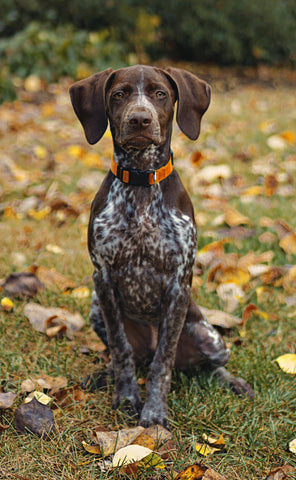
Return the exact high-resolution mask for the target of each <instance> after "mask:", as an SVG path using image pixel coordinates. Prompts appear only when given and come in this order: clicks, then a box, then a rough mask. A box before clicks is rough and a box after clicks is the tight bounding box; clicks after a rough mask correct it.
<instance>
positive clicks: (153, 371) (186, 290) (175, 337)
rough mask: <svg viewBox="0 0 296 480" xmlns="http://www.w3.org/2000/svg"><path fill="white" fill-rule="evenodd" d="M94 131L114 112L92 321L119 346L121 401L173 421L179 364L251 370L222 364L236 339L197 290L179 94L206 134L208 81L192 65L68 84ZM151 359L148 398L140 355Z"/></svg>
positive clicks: (125, 71) (96, 229) (194, 132)
mask: <svg viewBox="0 0 296 480" xmlns="http://www.w3.org/2000/svg"><path fill="white" fill-rule="evenodd" d="M70 97H71V101H72V105H73V108H74V111H75V113H76V115H77V117H78V119H79V121H80V122H81V124H82V126H83V128H84V132H85V136H86V139H87V141H88V142H89V143H90V144H95V143H96V142H98V141H99V140H100V138H101V137H102V136H103V134H104V132H105V131H106V129H107V126H108V122H109V125H110V130H111V133H112V137H113V144H114V156H113V159H112V161H111V169H110V171H109V173H108V174H107V176H106V177H105V179H104V181H103V183H102V185H101V188H100V189H99V191H98V193H97V195H96V197H95V199H94V201H93V203H92V207H91V215H90V221H89V230H88V247H89V253H90V258H91V260H92V263H93V265H94V275H93V280H94V293H93V300H92V306H91V312H90V321H91V324H92V326H93V328H94V330H95V331H96V332H97V334H98V335H99V337H100V338H101V339H102V340H103V342H104V343H105V344H106V345H107V346H108V349H109V351H110V353H111V366H110V370H111V371H112V373H113V375H114V383H115V385H114V396H113V404H112V406H113V408H115V409H116V408H118V407H125V408H126V409H127V410H128V412H129V413H130V414H136V415H138V416H139V419H140V421H139V423H140V425H142V426H144V427H148V426H150V425H153V424H161V425H163V426H165V427H169V420H168V407H167V397H168V392H169V390H170V384H171V375H172V369H173V367H177V368H180V369H182V370H186V369H188V368H190V367H199V368H202V369H205V370H208V371H209V372H212V373H213V374H214V375H216V376H217V378H218V380H219V381H220V382H221V383H222V384H225V385H228V386H229V387H231V388H232V389H233V390H234V391H235V392H236V393H238V394H246V395H248V396H250V397H252V396H253V391H252V389H251V387H250V386H249V385H248V383H247V382H246V381H244V380H243V379H241V378H236V377H234V376H233V375H231V374H230V373H229V372H228V371H227V370H226V369H225V368H224V365H225V364H226V363H227V362H228V359H229V350H228V349H227V348H226V345H225V343H224V340H223V339H222V337H221V336H220V334H219V333H218V332H217V331H216V330H215V329H214V328H213V327H212V326H211V325H210V324H209V323H208V321H207V320H206V318H205V317H204V315H203V314H202V313H201V311H200V309H199V308H198V306H197V305H196V304H195V302H194V301H193V299H192V298H191V294H190V290H191V282H192V269H193V265H194V262H195V257H196V249H197V232H196V224H195V220H194V211H193V206H192V203H191V201H190V198H189V196H188V194H187V192H186V190H185V188H184V187H183V185H182V183H181V180H180V177H179V175H178V173H177V172H176V170H174V168H173V154H172V152H171V134H172V124H173V116H174V106H175V104H177V112H176V121H177V123H178V126H179V127H180V129H181V131H182V132H183V133H184V134H185V135H186V136H187V137H188V138H189V139H191V140H196V139H197V138H198V136H199V132H200V123H201V118H202V116H203V114H204V113H205V112H206V110H207V108H208V106H209V103H210V97H211V89H210V87H209V85H208V84H207V83H206V82H205V81H203V80H201V79H199V78H198V77H196V76H195V75H193V74H192V73H190V72H187V71H185V70H182V69H177V68H167V69H161V68H156V67H151V66H144V65H136V66H132V67H126V68H121V69H119V70H115V71H113V70H112V69H111V68H109V69H107V70H105V71H103V72H100V73H96V74H94V75H92V76H91V77H89V78H87V79H85V80H80V81H78V82H76V83H74V84H73V85H72V86H71V87H70ZM137 363H140V364H149V365H150V366H149V373H148V377H147V383H146V401H145V403H144V406H142V401H141V396H140V392H139V387H138V384H137V379H136V371H135V365H136V364H137Z"/></svg>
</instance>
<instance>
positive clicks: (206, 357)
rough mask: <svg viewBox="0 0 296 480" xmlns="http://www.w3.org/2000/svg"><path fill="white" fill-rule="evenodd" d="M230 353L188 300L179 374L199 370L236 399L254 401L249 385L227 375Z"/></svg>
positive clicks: (179, 353)
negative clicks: (241, 397)
mask: <svg viewBox="0 0 296 480" xmlns="http://www.w3.org/2000/svg"><path fill="white" fill-rule="evenodd" d="M229 355H230V352H229V349H228V348H227V347H226V345H225V342H224V340H223V338H222V337H221V335H220V334H219V333H218V331H217V330H216V329H215V328H214V327H213V326H212V325H210V324H209V322H208V321H207V319H206V318H205V316H204V315H203V314H202V312H201V311H200V309H199V308H198V306H197V305H196V304H195V303H194V301H193V300H192V299H191V301H190V305H189V309H188V312H187V316H186V320H185V323H184V327H183V330H182V333H181V336H180V339H179V343H178V348H177V354H176V360H175V366H176V367H177V368H180V369H182V370H186V369H188V368H190V367H199V368H200V370H204V371H205V372H207V373H209V374H210V375H213V376H214V377H216V378H217V379H218V381H219V383H220V384H221V385H223V386H226V387H229V388H230V389H231V390H233V391H234V392H235V393H236V394H237V395H246V396H248V397H250V398H253V397H254V392H253V390H252V388H251V387H250V385H249V384H248V383H247V382H246V381H245V380H243V379H242V378H239V377H235V376H234V375H232V374H231V373H229V372H228V371H227V370H226V368H225V367H224V365H226V364H227V362H228V360H229Z"/></svg>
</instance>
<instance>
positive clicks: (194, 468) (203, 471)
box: [175, 464, 227, 480]
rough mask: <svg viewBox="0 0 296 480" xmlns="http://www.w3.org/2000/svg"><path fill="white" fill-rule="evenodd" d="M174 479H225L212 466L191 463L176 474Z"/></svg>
mask: <svg viewBox="0 0 296 480" xmlns="http://www.w3.org/2000/svg"><path fill="white" fill-rule="evenodd" d="M175 480H227V479H226V478H225V477H223V476H222V475H220V474H219V473H217V472H216V471H215V470H213V469H212V468H208V467H206V466H204V465H201V464H195V465H191V466H190V467H187V468H185V469H184V470H182V472H180V473H179V475H177V477H176V478H175Z"/></svg>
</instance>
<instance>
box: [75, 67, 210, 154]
mask: <svg viewBox="0 0 296 480" xmlns="http://www.w3.org/2000/svg"><path fill="white" fill-rule="evenodd" d="M70 95H71V100H72V104H73V107H74V110H75V113H76V115H77V117H78V118H79V120H80V122H81V124H82V126H83V128H84V131H85V135H86V138H87V140H88V142H89V143H91V144H94V143H96V142H98V141H99V140H100V138H101V137H102V136H103V135H104V132H105V131H106V128H107V126H108V120H109V123H110V128H111V131H112V134H113V138H114V141H115V142H116V143H118V145H119V146H120V147H121V148H122V149H125V150H131V149H137V150H142V149H143V148H147V147H149V146H150V145H156V146H160V145H162V144H163V143H164V142H165V141H169V140H170V134H171V128H172V119H173V107H174V103H175V101H176V100H177V102H178V108H177V116H176V119H177V123H178V125H179V127H180V129H181V130H182V132H183V133H184V134H185V135H186V136H187V137H188V138H190V139H191V140H196V139H197V137H198V135H199V132H200V122H201V118H202V116H203V114H204V113H205V111H206V110H207V108H208V106H209V103H210V98H211V89H210V87H209V85H208V84H207V83H206V82H204V81H203V80H200V79H199V78H198V77H196V76H195V75H193V74H192V73H189V72H187V71H186V70H181V69H179V68H170V67H169V68H167V69H161V68H155V67H148V66H146V65H135V66H134V67H127V68H121V69H119V70H115V71H113V70H112V68H109V69H107V70H104V71H103V72H100V73H96V74H94V75H92V76H91V77H89V78H86V79H85V80H80V81H79V82H76V83H74V85H72V87H71V88H70Z"/></svg>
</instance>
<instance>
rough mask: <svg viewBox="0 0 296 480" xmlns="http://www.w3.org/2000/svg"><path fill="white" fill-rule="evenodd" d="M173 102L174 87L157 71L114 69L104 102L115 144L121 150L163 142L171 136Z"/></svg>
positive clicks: (174, 95) (149, 69)
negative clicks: (115, 70)
mask: <svg viewBox="0 0 296 480" xmlns="http://www.w3.org/2000/svg"><path fill="white" fill-rule="evenodd" d="M175 101H176V93H175V90H174V89H173V87H172V84H171V82H170V81H169V79H168V77H167V76H166V75H165V74H164V73H163V72H162V71H161V70H158V69H156V68H153V67H146V66H141V67H140V68H139V67H132V68H126V69H121V70H118V71H117V72H114V73H113V74H112V75H111V77H110V78H109V80H108V82H107V85H106V88H105V102H106V111H107V116H108V118H109V122H110V128H111V130H112V135H113V139H114V141H115V143H117V144H118V145H119V146H120V147H121V148H122V149H123V150H125V151H129V150H142V149H144V148H147V147H148V146H150V145H155V146H160V145H162V144H164V143H165V142H166V141H167V140H168V139H169V138H170V136H171V128H172V120H173V114H174V103H175Z"/></svg>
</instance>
